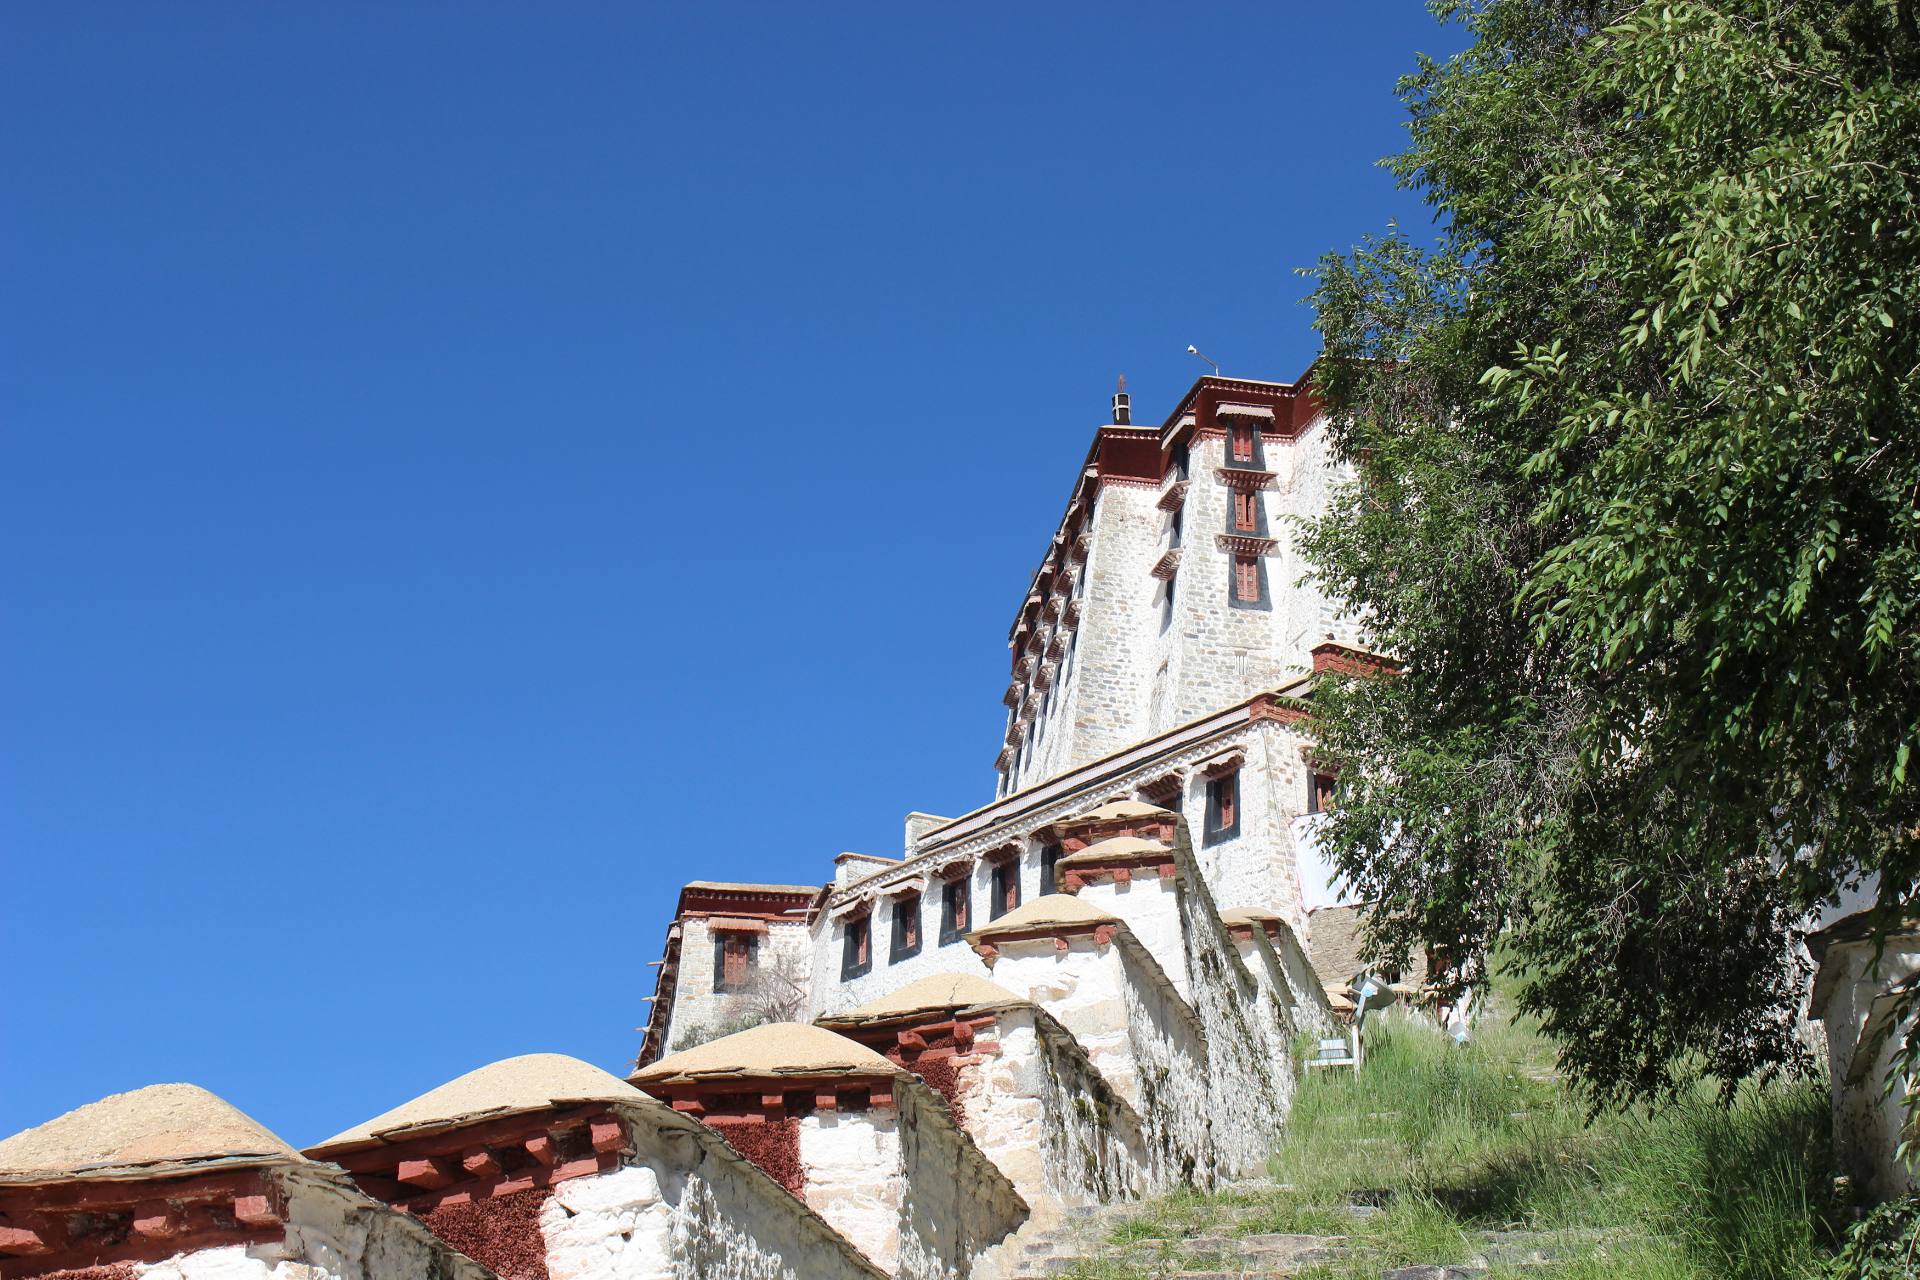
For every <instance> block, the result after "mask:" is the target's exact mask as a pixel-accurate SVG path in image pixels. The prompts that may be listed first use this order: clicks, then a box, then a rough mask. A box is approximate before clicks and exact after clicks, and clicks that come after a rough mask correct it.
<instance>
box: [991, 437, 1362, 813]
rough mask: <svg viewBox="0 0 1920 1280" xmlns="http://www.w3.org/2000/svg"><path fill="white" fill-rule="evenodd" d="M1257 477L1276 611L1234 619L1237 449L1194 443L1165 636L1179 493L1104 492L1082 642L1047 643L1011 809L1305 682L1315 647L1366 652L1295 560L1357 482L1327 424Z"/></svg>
mask: <svg viewBox="0 0 1920 1280" xmlns="http://www.w3.org/2000/svg"><path fill="white" fill-rule="evenodd" d="M1260 452H1261V456H1260V460H1259V461H1260V468H1261V469H1263V470H1266V471H1270V472H1273V473H1274V479H1273V481H1272V482H1271V483H1270V484H1269V486H1268V487H1267V488H1265V489H1263V490H1260V491H1259V492H1258V495H1257V497H1258V501H1259V503H1260V506H1261V509H1262V513H1263V516H1264V529H1265V532H1264V534H1263V535H1262V536H1265V537H1268V538H1271V539H1273V541H1274V542H1275V544H1276V545H1275V547H1274V549H1273V551H1271V552H1270V553H1269V554H1267V555H1266V556H1264V557H1262V561H1263V567H1264V570H1265V577H1266V600H1265V602H1264V604H1263V605H1262V606H1261V607H1256V608H1247V607H1236V606H1235V604H1234V603H1233V601H1232V599H1231V580H1232V555H1231V553H1229V552H1227V551H1225V550H1223V549H1222V548H1221V547H1220V545H1219V543H1218V536H1219V535H1220V534H1223V533H1228V532H1230V531H1232V526H1231V520H1230V516H1231V511H1232V504H1233V493H1234V490H1233V489H1232V488H1230V487H1229V486H1228V485H1226V484H1225V483H1224V482H1223V481H1222V480H1221V479H1220V471H1221V470H1222V468H1224V467H1225V466H1226V462H1227V443H1226V441H1225V440H1224V439H1221V438H1217V437H1208V438H1199V437H1194V438H1190V439H1189V441H1188V457H1189V466H1188V488H1187V491H1186V496H1185V498H1184V500H1183V501H1182V503H1181V508H1180V513H1179V517H1180V524H1181V537H1180V545H1179V551H1180V560H1179V564H1178V568H1177V571H1176V574H1175V588H1174V607H1173V610H1172V615H1171V619H1170V621H1168V622H1167V624H1166V625H1162V619H1163V617H1164V616H1165V615H1164V612H1163V593H1164V591H1165V586H1164V584H1163V582H1162V580H1161V579H1159V578H1156V577H1154V576H1153V575H1152V572H1151V570H1152V568H1153V566H1154V565H1155V564H1156V563H1157V562H1158V561H1159V560H1160V558H1161V557H1162V555H1163V554H1164V553H1165V552H1167V551H1168V550H1170V549H1172V546H1173V542H1172V525H1173V521H1174V517H1173V514H1172V513H1171V512H1165V511H1161V510H1160V509H1159V507H1158V503H1159V501H1160V498H1161V496H1162V495H1163V494H1164V493H1165V492H1166V491H1167V490H1168V489H1169V488H1170V487H1171V486H1172V485H1173V484H1174V483H1175V481H1174V478H1173V476H1172V475H1169V476H1168V478H1167V479H1166V480H1165V481H1164V482H1162V483H1161V484H1159V485H1154V486H1149V485H1145V484H1142V483H1140V482H1134V481H1124V480H1113V479H1108V480H1106V481H1104V482H1099V483H1097V493H1096V500H1095V507H1094V512H1093V515H1092V518H1091V519H1090V520H1089V521H1088V524H1087V552H1086V559H1085V561H1084V563H1083V564H1082V565H1080V566H1079V572H1080V573H1082V574H1083V575H1084V585H1083V586H1082V587H1081V589H1080V591H1079V596H1078V598H1079V604H1080V620H1079V623H1078V625H1077V627H1071V628H1069V627H1067V626H1066V624H1064V623H1063V622H1059V623H1055V624H1054V626H1053V629H1052V630H1050V631H1048V632H1046V633H1044V634H1042V635H1040V636H1038V637H1037V638H1036V639H1037V641H1038V646H1037V647H1038V649H1039V652H1038V653H1037V654H1036V655H1035V657H1034V663H1033V672H1034V673H1037V672H1039V671H1041V670H1042V669H1050V670H1051V673H1052V675H1053V677H1054V682H1053V685H1052V687H1051V688H1050V689H1047V688H1042V687H1040V682H1039V681H1038V680H1037V679H1036V678H1035V675H1034V674H1029V675H1028V676H1027V677H1025V679H1024V681H1023V682H1021V683H1020V690H1019V696H1018V699H1017V703H1016V705H1015V706H1014V707H1012V708H1011V709H1010V710H1009V712H1008V718H1007V724H1008V725H1009V727H1012V726H1015V725H1018V724H1021V723H1025V725H1026V731H1025V735H1024V745H1023V746H1019V747H1017V749H1016V760H1015V764H1014V767H1013V768H1012V769H1011V770H1010V771H1009V773H1008V774H1007V775H1005V776H1004V777H1003V778H1002V779H1001V785H1000V788H999V792H998V793H999V794H1003V795H1004V794H1011V793H1013V792H1016V791H1019V790H1021V789H1023V788H1025V787H1029V786H1032V785H1034V784H1035V783H1038V782H1040V781H1043V780H1045V779H1047V778H1051V777H1054V776H1056V775H1058V774H1060V773H1063V772H1065V771H1067V770H1070V769H1072V768H1075V767H1077V766H1079V765H1081V764H1085V763H1087V762H1089V761H1091V760H1095V759H1098V758H1100V757H1102V756H1105V755H1108V754H1111V753H1112V752H1115V751H1118V750H1120V749H1121V748H1123V747H1125V746H1126V745H1128V744H1129V743H1132V742H1137V741H1139V740H1140V739H1142V738H1145V737H1148V736H1150V735H1152V734H1154V733H1158V732H1161V731H1164V730H1166V729H1168V728H1171V727H1173V726H1175V725H1179V724H1184V723H1186V722H1188V721H1190V720H1193V719H1195V718H1197V717H1199V716H1202V715H1205V714H1206V713H1208V712H1210V711H1213V710H1216V709H1217V708H1219V707H1223V706H1227V705H1230V704H1232V703H1234V702H1238V701H1240V700H1242V699H1244V698H1247V697H1250V696H1252V695H1253V694H1255V693H1258V692H1260V691H1262V690H1265V689H1272V688H1275V687H1278V686H1279V685H1281V684H1284V683H1286V682H1287V681H1288V680H1290V679H1292V678H1294V677H1296V676H1299V675H1302V674H1304V673H1305V672H1307V671H1308V670H1309V669H1310V666H1311V655H1310V653H1309V651H1310V650H1311V649H1312V647H1313V646H1314V645H1316V644H1318V643H1320V642H1321V641H1323V640H1327V639H1337V640H1340V641H1341V642H1343V643H1349V644H1352V643H1357V642H1358V639H1359V637H1358V634H1357V626H1356V625H1355V622H1354V620H1353V618H1352V617H1351V616H1349V615H1348V614H1347V613H1346V612H1344V611H1343V610H1342V609H1341V608H1340V606H1339V604H1338V602H1336V601H1333V600H1332V599H1330V598H1329V597H1328V596H1327V595H1326V594H1325V592H1323V591H1322V590H1321V589H1320V588H1319V587H1318V585H1317V584H1315V583H1314V582H1312V581H1310V580H1309V578H1308V575H1309V569H1310V566H1309V565H1308V564H1307V562H1306V560H1305V558H1304V557H1303V556H1302V554H1301V552H1300V546H1299V543H1300V533H1301V529H1302V525H1303V523H1304V522H1305V521H1309V520H1312V519H1314V518H1317V517H1318V516H1320V515H1321V514H1323V513H1324V512H1325V510H1326V508H1327V504H1328V502H1329V500H1330V499H1331V497H1332V495H1333V494H1334V492H1335V491H1336V489H1337V487H1338V486H1339V485H1341V484H1343V483H1346V482H1347V481H1349V480H1350V479H1351V469H1350V468H1348V467H1346V466H1345V465H1344V464H1340V463H1338V462H1336V461H1335V460H1334V459H1333V457H1332V456H1331V453H1330V449H1329V438H1328V432H1327V430H1326V424H1325V420H1324V419H1323V418H1322V419H1316V420H1315V421H1314V422H1313V423H1311V424H1310V425H1308V426H1307V427H1306V429H1305V430H1303V431H1302V432H1301V433H1300V434H1299V435H1298V436H1296V437H1294V438H1293V439H1291V440H1287V439H1283V438H1282V436H1281V435H1280V434H1279V433H1277V432H1265V433H1263V435H1262V440H1261V450H1260ZM1068 632H1071V633H1072V635H1071V643H1070V644H1064V643H1063V646H1062V647H1063V648H1065V649H1066V650H1067V653H1066V654H1065V655H1064V656H1063V657H1061V658H1058V659H1050V658H1049V657H1048V656H1047V650H1048V649H1049V648H1050V646H1051V645H1052V643H1053V641H1054V639H1055V637H1056V636H1058V637H1060V638H1061V639H1062V640H1063V641H1065V640H1066V638H1067V633H1068Z"/></svg>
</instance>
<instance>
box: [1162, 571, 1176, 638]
mask: <svg viewBox="0 0 1920 1280" xmlns="http://www.w3.org/2000/svg"><path fill="white" fill-rule="evenodd" d="M1178 576H1179V575H1178V574H1177V573H1172V574H1168V575H1167V585H1166V589H1165V590H1164V591H1162V592H1161V593H1160V629H1161V630H1162V631H1165V630H1166V629H1167V628H1168V627H1170V626H1172V625H1173V580H1174V579H1175V578H1176V577H1178Z"/></svg>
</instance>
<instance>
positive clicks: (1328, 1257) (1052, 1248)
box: [1010, 1185, 1610, 1280]
mask: <svg viewBox="0 0 1920 1280" xmlns="http://www.w3.org/2000/svg"><path fill="white" fill-rule="evenodd" d="M1265 1189H1268V1190H1278V1189H1279V1188H1275V1187H1272V1186H1271V1185H1268V1186H1266V1188H1265ZM1346 1211H1347V1213H1348V1214H1349V1215H1350V1216H1351V1217H1352V1218H1353V1219H1354V1220H1355V1222H1356V1223H1357V1222H1360V1221H1362V1220H1364V1219H1365V1218H1367V1217H1369V1216H1371V1215H1373V1214H1376V1213H1379V1212H1380V1210H1379V1209H1378V1208H1376V1207H1374V1206H1371V1205H1364V1204H1352V1205H1348V1206H1347V1210H1346ZM1260 1212H1261V1211H1260V1210H1259V1209H1257V1208H1252V1207H1248V1208H1236V1207H1233V1206H1226V1205H1223V1206H1221V1208H1220V1211H1219V1213H1218V1215H1217V1218H1216V1221H1215V1222H1214V1223H1213V1224H1212V1225H1211V1228H1210V1230H1209V1231H1208V1232H1207V1233H1205V1234H1198V1235H1188V1236H1184V1237H1181V1238H1179V1239H1133V1240H1121V1241H1116V1240H1115V1239H1113V1235H1114V1233H1115V1232H1116V1230H1117V1229H1118V1228H1120V1227H1121V1226H1122V1225H1123V1224H1124V1223H1126V1222H1127V1221H1128V1220H1130V1219H1132V1218H1134V1217H1137V1216H1138V1215H1139V1213H1140V1206H1138V1205H1135V1204H1114V1205H1104V1206H1100V1207H1098V1208H1092V1209H1081V1210H1076V1211H1075V1216H1074V1218H1073V1219H1072V1220H1071V1221H1070V1222H1067V1223H1063V1224H1061V1225H1059V1226H1056V1227H1053V1228H1051V1229H1049V1230H1044V1231H1040V1232H1037V1233H1035V1234H1034V1235H1033V1236H1032V1237H1031V1238H1029V1239H1027V1240H1025V1241H1024V1242H1023V1243H1022V1245H1021V1257H1020V1259H1019V1261H1018V1262H1017V1263H1016V1264H1015V1268H1014V1270H1013V1271H1012V1272H1011V1273H1010V1275H1011V1278H1012V1280H1062V1278H1063V1277H1071V1276H1075V1275H1088V1276H1095V1277H1106V1276H1114V1275H1125V1276H1129V1277H1131V1276H1144V1277H1148V1278H1150V1280H1279V1278H1280V1277H1287V1276H1296V1275H1299V1274H1300V1273H1301V1272H1302V1271H1305V1270H1307V1269H1309V1268H1311V1267H1314V1266H1315V1265H1317V1264H1324V1263H1333V1262H1340V1261H1343V1260H1348V1259H1351V1258H1353V1256H1354V1254H1355V1253H1356V1249H1355V1248H1354V1244H1353V1242H1352V1241H1351V1240H1350V1239H1349V1237H1347V1236H1344V1235H1291V1234H1275V1233H1262V1232H1252V1233H1248V1234H1237V1233H1235V1230H1234V1228H1235V1225H1236V1224H1237V1223H1244V1222H1245V1221H1247V1220H1248V1219H1250V1218H1252V1217H1254V1216H1256V1215H1258V1214H1259V1213H1260ZM1609 1239H1610V1235H1609V1233H1606V1232H1598V1231H1557V1232H1549V1231H1495V1232H1486V1233H1483V1234H1482V1235H1481V1236H1479V1237H1478V1247H1477V1248H1476V1249H1475V1250H1474V1253H1473V1256H1472V1257H1471V1258H1470V1259H1469V1260H1468V1261H1466V1262H1461V1263H1448V1264H1443V1263H1416V1264H1413V1265H1408V1266H1397V1267H1383V1268H1382V1269H1381V1270H1380V1271H1379V1272H1378V1274H1379V1275H1380V1276H1381V1277H1382V1280H1481V1278H1482V1277H1485V1276H1486V1275H1487V1274H1488V1272H1489V1271H1490V1270H1491V1268H1493V1267H1496V1266H1497V1267H1503V1268H1525V1267H1535V1266H1550V1265H1553V1264H1555V1263H1559V1262H1564V1261H1566V1260H1568V1259H1569V1258H1570V1257H1572V1256H1574V1255H1576V1254H1578V1253H1586V1252H1590V1251H1591V1250H1592V1249H1593V1248H1595V1247H1596V1246H1601V1247H1603V1246H1604V1245H1605V1244H1606V1243H1607V1241H1608V1240H1609ZM1343 1274H1344V1272H1343Z"/></svg>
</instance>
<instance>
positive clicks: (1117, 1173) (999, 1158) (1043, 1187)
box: [958, 1009, 1148, 1231]
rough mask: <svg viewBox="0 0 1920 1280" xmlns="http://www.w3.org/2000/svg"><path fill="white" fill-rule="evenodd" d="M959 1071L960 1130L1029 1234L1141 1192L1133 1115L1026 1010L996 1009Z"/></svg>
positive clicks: (1038, 1015) (1066, 1041)
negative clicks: (1008, 1192)
mask: <svg viewBox="0 0 1920 1280" xmlns="http://www.w3.org/2000/svg"><path fill="white" fill-rule="evenodd" d="M975 1050H976V1052H978V1053H980V1054H982V1055H983V1056H982V1059H981V1061H979V1062H974V1063H969V1064H968V1065H966V1066H964V1067H962V1068H961V1069H960V1071H959V1079H958V1095H959V1101H960V1105H961V1107H962V1109H963V1110H964V1112H965V1114H966V1128H967V1132H968V1133H970V1134H972V1135H973V1140H974V1142H975V1144H976V1145H978V1146H979V1148H980V1149H981V1151H982V1152H984V1153H985V1154H986V1156H987V1158H988V1159H989V1160H991V1161H993V1163H994V1164H995V1166H997V1167H998V1168H999V1170H1000V1172H1002V1173H1004V1174H1006V1175H1007V1178H1008V1179H1009V1180H1010V1181H1011V1182H1012V1183H1013V1185H1014V1188H1015V1190H1017V1191H1018V1192H1019V1193H1020V1195H1021V1196H1022V1198H1024V1199H1025V1200H1026V1202H1027V1205H1028V1207H1029V1209H1030V1211H1031V1216H1030V1217H1029V1219H1028V1229H1029V1230H1030V1231H1031V1230H1034V1229H1043V1228H1045V1227H1049V1226H1052V1225H1054V1224H1055V1223H1057V1222H1058V1221H1060V1218H1061V1216H1062V1213H1063V1211H1064V1210H1066V1209H1068V1208H1072V1207H1077V1206H1083V1205H1093V1204H1109V1203H1112V1202H1113V1201H1116V1200H1129V1199H1133V1198H1134V1197H1136V1196H1138V1195H1140V1194H1141V1192H1142V1191H1143V1190H1144V1189H1145V1187H1146V1186H1147V1183H1148V1158H1147V1150H1146V1145H1145V1138H1144V1137H1143V1135H1142V1132H1141V1125H1140V1117H1139V1115H1138V1113H1137V1112H1135V1111H1134V1109H1133V1107H1132V1106H1130V1105H1129V1104H1128V1103H1127V1102H1126V1101H1125V1100H1124V1099H1123V1098H1121V1097H1120V1096H1119V1094H1117V1093H1116V1092H1114V1090H1113V1089H1112V1087H1111V1086H1109V1085H1108V1084H1107V1082H1106V1080H1105V1079H1104V1078H1102V1077H1101V1075H1100V1073H1099V1071H1098V1070H1097V1069H1096V1068H1095V1067H1094V1065H1093V1063H1092V1062H1091V1061H1089V1060H1088V1058H1087V1055H1086V1051H1085V1050H1084V1049H1083V1048H1081V1046H1080V1044H1079V1042H1078V1041H1077V1040H1075V1039H1074V1038H1073V1035H1072V1033H1070V1032H1069V1031H1068V1030H1067V1029H1066V1028H1065V1027H1063V1026H1062V1025H1060V1023H1058V1022H1057V1021H1055V1020H1054V1019H1053V1018H1052V1017H1051V1016H1050V1015H1048V1014H1046V1013H1044V1012H1041V1011H1038V1010H1034V1009H1005V1010H1001V1011H1000V1012H999V1013H998V1014H996V1015H995V1018H994V1023H993V1025H992V1026H991V1027H990V1028H988V1029H986V1030H984V1031H982V1032H981V1033H980V1038H979V1039H978V1040H977V1041H976V1042H975Z"/></svg>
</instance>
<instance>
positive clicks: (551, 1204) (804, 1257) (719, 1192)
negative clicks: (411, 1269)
mask: <svg viewBox="0 0 1920 1280" xmlns="http://www.w3.org/2000/svg"><path fill="white" fill-rule="evenodd" d="M627 1130H628V1136H629V1138H630V1140H631V1141H632V1142H633V1150H632V1152H631V1154H630V1155H628V1156H627V1157H626V1158H625V1159H624V1160H623V1162H622V1164H621V1166H620V1167H619V1168H617V1169H612V1170H609V1171H608V1172H606V1173H602V1174H596V1175H593V1176H590V1177H585V1178H573V1179H570V1180H568V1181H565V1182H561V1183H559V1184H557V1185H556V1186H555V1187H554V1193H553V1195H552V1196H551V1197H549V1198H548V1200H547V1202H546V1203H545V1204H544V1205H543V1206H542V1209H541V1214H542V1217H541V1231H542V1234H543V1235H544V1237H545V1239H546V1245H547V1272H548V1276H549V1280H814V1278H815V1277H823V1278H830V1280H875V1277H876V1275H877V1273H876V1272H875V1271H874V1269H873V1268H872V1267H871V1266H869V1265H868V1264H867V1263H866V1262H865V1261H864V1260H863V1259H861V1258H860V1257H858V1256H856V1255H855V1254H854V1253H853V1251H852V1250H851V1249H849V1248H848V1247H847V1245H846V1244H845V1243H844V1242H843V1241H841V1240H840V1239H839V1238H838V1237H837V1236H835V1235H834V1234H833V1232H832V1231H831V1230H830V1229H829V1227H828V1225H827V1224H826V1223H824V1222H822V1221H821V1220H820V1219H818V1218H816V1217H814V1216H813V1215H811V1214H809V1213H807V1212H806V1210H805V1209H804V1208H802V1206H801V1204H800V1202H799V1201H798V1200H796V1199H795V1198H794V1197H793V1196H792V1195H791V1194H789V1193H788V1192H787V1191H786V1190H785V1189H784V1188H782V1187H780V1186H779V1185H778V1184H776V1183H774V1182H773V1181H772V1180H771V1179H769V1178H767V1177H766V1176H765V1175H764V1174H762V1173H760V1171H759V1170H757V1169H755V1168H753V1167H752V1166H751V1165H749V1164H748V1163H747V1162H746V1161H745V1160H743V1159H742V1158H740V1157H739V1156H737V1155H735V1154H733V1153H732V1152H730V1151H729V1150H728V1149H727V1147H726V1145H725V1144H724V1143H723V1142H722V1141H721V1140H720V1138H719V1135H717V1134H715V1133H712V1132H709V1131H705V1130H704V1129H703V1127H702V1126H699V1125H698V1124H697V1123H696V1122H694V1121H692V1120H680V1119H678V1118H675V1119H673V1120H671V1121H669V1122H667V1123H663V1124H658V1125H654V1124H647V1123H640V1122H634V1121H631V1120H630V1121H629V1123H628V1125H627ZM389 1274H390V1275H403V1274H408V1273H405V1272H392V1273H389Z"/></svg>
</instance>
